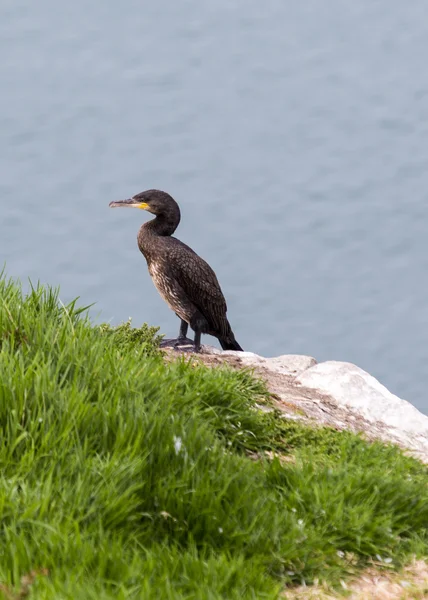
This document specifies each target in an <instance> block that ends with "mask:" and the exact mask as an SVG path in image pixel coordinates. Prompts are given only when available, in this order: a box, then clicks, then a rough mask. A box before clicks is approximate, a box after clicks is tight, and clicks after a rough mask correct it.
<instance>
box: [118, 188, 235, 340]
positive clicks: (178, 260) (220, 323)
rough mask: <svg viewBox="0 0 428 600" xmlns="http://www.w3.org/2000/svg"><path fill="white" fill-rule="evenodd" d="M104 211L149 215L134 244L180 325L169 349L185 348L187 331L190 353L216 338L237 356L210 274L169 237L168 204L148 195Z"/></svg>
mask: <svg viewBox="0 0 428 600" xmlns="http://www.w3.org/2000/svg"><path fill="white" fill-rule="evenodd" d="M109 206H110V207H111V208H139V209H143V210H146V211H148V212H150V213H152V214H154V215H155V218H154V219H151V220H150V221H148V222H146V223H144V224H143V225H142V226H141V227H140V230H139V232H138V236H137V243H138V248H139V249H140V251H141V253H142V254H143V255H144V257H145V259H146V261H147V266H148V270H149V274H150V276H151V278H152V280H153V283H154V284H155V286H156V288H157V290H158V292H159V293H160V295H161V296H162V298H163V299H164V300H165V302H166V303H167V304H168V306H169V307H170V308H171V309H172V310H173V311H174V312H175V314H176V315H177V316H178V318H179V319H180V330H179V334H178V338H177V340H176V342H175V343H174V344H173V345H174V347H175V348H176V349H177V348H178V347H179V346H180V345H183V344H188V343H189V341H190V342H191V340H188V339H187V332H188V327H189V326H190V328H191V329H192V330H193V331H194V334H195V335H194V341H193V342H191V343H193V346H194V347H193V350H194V351H195V352H200V351H201V334H208V335H212V336H214V337H216V338H217V339H218V341H219V342H220V346H221V347H222V349H223V350H235V351H238V352H243V350H242V348H241V346H240V345H239V344H238V342H237V341H236V339H235V335H234V333H233V331H232V328H231V326H230V323H229V321H228V319H227V315H226V313H227V304H226V300H225V298H224V295H223V292H222V290H221V287H220V284H219V282H218V280H217V276H216V274H215V273H214V271H213V270H212V268H211V267H210V266H209V264H208V263H207V262H205V260H203V259H202V258H201V257H200V256H199V255H198V254H196V252H194V251H193V250H192V249H191V248H190V247H189V246H187V245H186V244H184V243H183V242H181V241H180V240H178V239H177V238H175V237H173V233H174V232H175V230H176V229H177V227H178V225H179V223H180V219H181V213H180V208H179V206H178V204H177V202H176V201H175V200H174V198H172V196H170V195H169V194H168V193H167V192H163V191H161V190H156V189H151V190H146V191H144V192H140V193H139V194H136V195H135V196H132V197H131V198H129V199H127V200H116V201H113V202H110V204H109Z"/></svg>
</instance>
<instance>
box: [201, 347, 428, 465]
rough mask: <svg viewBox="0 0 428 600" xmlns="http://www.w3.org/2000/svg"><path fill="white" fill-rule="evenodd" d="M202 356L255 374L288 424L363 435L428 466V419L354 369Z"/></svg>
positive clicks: (293, 358) (304, 361) (207, 350)
mask: <svg viewBox="0 0 428 600" xmlns="http://www.w3.org/2000/svg"><path fill="white" fill-rule="evenodd" d="M198 356H199V357H200V360H202V361H203V362H204V363H206V364H208V365H212V366H215V365H219V364H221V363H224V362H227V363H228V364H230V365H231V366H233V367H235V368H243V367H250V368H252V369H253V370H254V372H255V374H258V375H259V376H261V377H263V379H264V380H265V381H266V383H267V385H268V388H269V390H270V391H271V393H272V395H273V398H274V399H275V401H276V404H277V406H278V408H279V409H280V410H281V411H282V412H283V413H284V416H285V417H287V418H290V419H299V420H304V421H308V422H312V423H314V424H319V425H328V426H331V427H335V428H338V429H349V430H352V431H354V432H361V433H363V435H364V436H365V437H366V438H368V439H371V440H376V439H377V440H381V441H383V442H390V443H394V444H398V445H399V446H401V447H402V448H404V449H406V450H409V451H410V452H411V453H412V454H413V455H414V456H416V457H418V458H419V459H420V460H422V461H424V462H426V463H428V416H426V415H424V414H422V413H421V412H419V411H418V410H417V409H416V408H415V407H414V406H413V405H412V404H410V403H409V402H407V401H406V400H402V399H401V398H399V397H398V396H395V395H394V394H392V393H391V392H390V391H389V390H388V389H387V388H386V387H385V386H383V385H382V384H381V383H379V381H377V379H375V378H374V377H372V376H371V375H369V373H366V371H363V370H362V369H360V368H359V367H357V366H356V365H353V364H351V363H347V362H339V361H327V362H321V363H317V361H316V360H315V359H314V358H312V357H310V356H299V355H287V354H285V355H283V356H277V357H275V358H264V357H261V356H258V355H257V354H253V353H252V352H231V351H228V352H222V351H220V350H217V349H216V348H213V347H212V346H203V348H202V354H200V355H198Z"/></svg>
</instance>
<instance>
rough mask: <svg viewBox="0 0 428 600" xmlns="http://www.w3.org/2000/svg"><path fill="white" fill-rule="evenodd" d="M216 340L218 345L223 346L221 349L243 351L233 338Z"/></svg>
mask: <svg viewBox="0 0 428 600" xmlns="http://www.w3.org/2000/svg"><path fill="white" fill-rule="evenodd" d="M218 341H219V342H220V346H221V347H222V348H223V350H236V351H238V352H244V351H243V349H242V348H241V346H240V345H239V344H238V342H237V341H236V340H235V338H232V339H231V338H227V339H225V338H223V339H221V338H219V340H218Z"/></svg>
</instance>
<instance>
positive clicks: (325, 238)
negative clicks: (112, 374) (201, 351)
mask: <svg viewBox="0 0 428 600" xmlns="http://www.w3.org/2000/svg"><path fill="white" fill-rule="evenodd" d="M0 55H1V60H0V209H1V212H0V214H1V219H0V264H3V263H4V262H6V269H7V274H8V275H9V276H12V277H16V278H20V279H21V280H22V281H23V282H24V285H27V283H26V282H27V281H28V278H31V280H32V281H33V282H37V281H41V282H43V283H49V284H51V285H54V286H57V285H59V286H60V289H61V298H62V299H63V300H64V301H68V300H71V299H72V298H74V297H75V296H80V298H81V303H82V304H89V303H91V302H96V306H95V307H94V308H93V309H92V314H93V317H94V319H95V320H103V321H111V322H112V323H119V322H120V321H124V320H127V319H128V317H130V316H131V317H132V319H133V321H132V322H133V324H134V325H139V324H141V323H142V322H145V321H146V322H148V323H150V324H153V325H159V326H160V327H161V330H162V332H164V333H165V334H167V335H168V336H173V335H176V333H177V331H178V320H177V318H176V317H175V315H174V314H173V313H172V312H171V311H170V310H169V309H168V307H167V306H166V305H165V304H164V303H163V301H162V300H161V298H160V297H159V296H158V294H157V292H156V290H155V288H154V286H153V284H152V282H151V280H150V277H149V275H148V273H147V269H146V264H145V261H144V258H143V257H142V255H140V253H139V251H138V249H137V246H136V234H137V230H138V228H139V226H140V224H141V223H142V222H143V221H144V220H147V218H149V215H148V214H147V213H144V212H143V211H125V210H124V211H118V210H115V211H113V210H109V208H108V203H109V202H110V201H111V200H118V199H122V198H127V197H129V196H130V195H132V194H135V193H137V192H140V191H142V190H144V189H147V188H160V189H164V190H166V191H168V192H169V193H171V194H172V195H173V196H174V197H175V198H176V200H177V201H178V202H179V204H180V206H181V209H182V223H181V225H180V227H179V229H178V231H177V234H176V235H177V237H179V238H180V239H181V240H183V241H185V242H186V243H187V244H189V245H190V246H191V247H192V248H194V250H196V251H197V252H198V253H199V254H200V255H201V256H203V257H204V258H205V259H206V260H207V261H208V262H209V263H210V264H211V265H212V267H213V268H214V270H215V271H216V273H217V275H218V278H219V280H220V283H221V285H222V288H223V291H224V293H225V296H226V298H227V302H228V307H229V312H228V314H229V317H230V321H231V323H232V326H233V329H234V331H235V334H236V337H237V339H238V341H239V342H240V344H241V345H242V346H243V347H244V349H246V350H251V351H253V352H256V353H259V354H262V355H265V356H275V355H278V354H285V353H303V354H309V355H312V356H314V357H315V358H317V359H318V360H328V359H337V360H344V361H351V362H354V363H356V364H357V365H359V366H360V367H362V368H363V369H365V370H367V371H368V372H370V373H371V374H373V375H374V376H375V377H377V378H378V379H379V380H380V381H381V382H382V383H383V384H385V385H386V386H387V387H388V388H389V389H390V390H391V391H392V392H393V393H395V394H398V395H399V396H401V397H403V398H406V399H407V400H409V401H411V402H412V403H414V404H415V405H416V406H417V407H418V408H419V409H421V410H422V411H424V412H426V413H428V394H427V389H428V368H427V363H428V343H427V341H428V311H427V306H428V234H427V229H428V69H427V67H426V61H427V56H428V18H427V5H426V2H425V0H413V2H411V3H404V2H402V1H399V0H376V1H373V0H359V1H358V2H355V1H354V0H330V1H329V2H328V3H325V2H324V3H322V2H319V1H318V0H304V1H302V2H286V1H284V0H267V1H266V2H263V3H260V2H257V1H255V0H235V1H234V2H230V1H226V0H217V1H216V2H211V3H207V2H205V3H204V2H200V0H183V1H182V2H173V0H159V1H158V2H146V3H143V2H137V1H136V0H128V2H125V3H118V2H113V1H112V0H110V1H107V2H102V3H101V2H95V3H88V2H84V1H83V0H76V1H75V2H73V3H60V2H58V1H57V0H44V2H41V3H37V2H30V1H28V0H27V1H25V0H3V1H2V2H1V4H0ZM208 341H209V340H208V338H205V342H208Z"/></svg>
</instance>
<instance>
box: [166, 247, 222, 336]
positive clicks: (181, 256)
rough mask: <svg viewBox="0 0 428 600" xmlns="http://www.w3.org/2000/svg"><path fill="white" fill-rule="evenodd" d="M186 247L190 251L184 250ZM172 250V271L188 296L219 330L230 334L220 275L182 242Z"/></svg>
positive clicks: (216, 329) (214, 327)
mask: <svg viewBox="0 0 428 600" xmlns="http://www.w3.org/2000/svg"><path fill="white" fill-rule="evenodd" d="M183 246H184V247H185V248H186V251H183ZM174 250H175V248H172V249H171V252H170V259H171V260H170V268H172V269H173V271H174V276H175V278H176V280H177V281H178V283H179V284H180V286H181V288H182V289H183V291H184V293H185V294H186V296H187V297H188V298H189V300H191V301H192V302H193V304H194V305H195V306H196V307H197V308H198V310H200V312H201V313H202V314H203V315H204V317H205V318H206V319H207V321H208V322H209V323H210V325H211V326H212V327H213V329H214V330H215V331H218V332H219V333H221V334H224V335H226V334H227V333H228V329H229V324H228V321H227V317H226V311H227V304H226V300H225V298H224V296H223V292H222V291H221V288H220V284H219V282H218V280H217V277H216V274H215V273H214V271H213V270H212V269H211V267H210V266H209V264H208V263H206V262H205V261H204V260H203V259H202V258H201V257H200V256H198V255H197V254H196V253H195V252H194V251H193V250H192V249H191V248H189V247H188V246H186V245H185V244H182V243H181V242H180V247H177V248H176V250H177V251H174Z"/></svg>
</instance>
